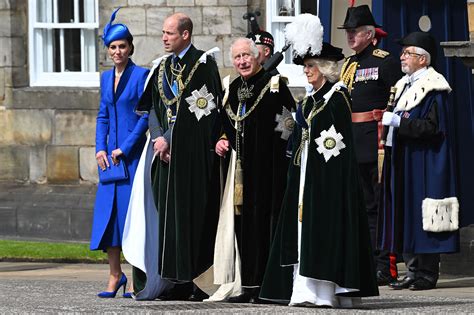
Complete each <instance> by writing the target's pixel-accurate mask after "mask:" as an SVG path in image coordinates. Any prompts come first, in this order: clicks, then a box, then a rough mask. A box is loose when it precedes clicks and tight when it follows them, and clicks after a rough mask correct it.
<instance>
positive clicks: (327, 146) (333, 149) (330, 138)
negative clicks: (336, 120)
mask: <svg viewBox="0 0 474 315" xmlns="http://www.w3.org/2000/svg"><path fill="white" fill-rule="evenodd" d="M342 139H344V137H343V136H342V135H341V134H340V133H338V132H337V131H336V128H334V125H332V126H331V127H330V128H329V130H323V131H321V134H320V136H319V138H316V139H314V141H315V142H316V144H317V145H318V148H317V150H318V152H319V153H320V154H322V155H323V156H324V160H326V162H327V161H329V159H330V158H331V157H333V156H338V155H339V153H340V151H341V150H342V149H344V148H345V147H346V145H345V144H344V142H342Z"/></svg>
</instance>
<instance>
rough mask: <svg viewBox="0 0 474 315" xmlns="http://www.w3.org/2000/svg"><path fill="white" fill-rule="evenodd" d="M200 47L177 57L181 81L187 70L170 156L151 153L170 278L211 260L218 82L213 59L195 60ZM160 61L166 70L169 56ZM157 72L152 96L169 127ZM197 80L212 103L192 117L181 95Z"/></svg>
mask: <svg viewBox="0 0 474 315" xmlns="http://www.w3.org/2000/svg"><path fill="white" fill-rule="evenodd" d="M203 53H204V52H203V51H200V50H197V49H196V48H195V47H194V46H191V47H190V49H189V50H188V51H187V52H186V54H185V55H184V57H183V58H182V60H181V61H180V63H181V64H182V65H185V68H184V70H183V77H182V81H183V83H185V82H186V80H187V79H188V77H189V76H190V75H191V74H192V75H193V76H192V79H191V80H189V82H188V83H187V85H185V87H184V89H183V93H182V95H181V97H180V98H179V100H178V101H177V102H174V105H177V106H178V109H177V114H176V121H175V123H174V126H173V128H172V132H171V144H170V150H171V160H170V162H169V164H168V163H164V162H162V161H160V160H159V159H156V160H155V161H156V164H155V165H154V169H153V172H152V181H153V187H154V193H155V195H154V197H155V202H156V204H157V209H158V212H159V215H160V227H159V231H160V243H161V244H160V248H161V257H160V261H161V264H162V266H161V270H162V272H161V276H162V277H163V278H167V279H171V280H176V281H192V280H193V279H194V278H196V277H197V276H199V275H200V274H201V273H203V272H204V271H206V270H207V269H208V268H209V267H210V266H211V265H212V262H213V253H214V239H215V233H216V227H217V220H218V215H219V182H218V180H219V177H218V175H219V173H218V160H217V155H216V154H215V153H214V145H215V143H216V139H217V132H216V128H217V121H218V110H217V108H219V106H220V101H221V99H222V96H221V94H222V87H221V83H220V76H219V72H218V69H217V65H216V62H215V61H214V59H213V58H212V57H210V56H207V57H206V62H205V63H199V61H198V59H199V58H200V57H201V56H202V54H203ZM162 62H164V65H165V71H169V68H170V64H171V58H167V59H166V60H164V61H162ZM197 63H199V65H198V66H197V68H195V69H194V73H192V72H193V68H194V66H195V65H196V64H197ZM158 73H159V69H157V71H156V72H155V75H154V76H153V78H152V80H150V84H152V102H153V107H154V109H155V111H156V114H157V117H158V121H159V123H160V126H161V127H162V128H163V130H162V131H163V133H165V132H166V131H167V130H168V129H169V126H168V117H167V108H168V106H167V105H166V104H165V103H166V96H165V97H164V98H163V97H160V93H159V89H158V84H159V83H158V82H159V79H160V78H159V75H158ZM164 84H166V83H164ZM203 86H206V88H207V91H208V92H209V93H211V94H212V96H213V97H214V99H213V100H212V101H213V102H214V103H215V105H216V106H215V108H213V109H212V110H211V111H210V114H209V115H203V116H202V117H201V118H200V119H199V120H198V119H197V116H196V114H195V113H194V112H191V111H190V109H189V107H190V106H191V104H192V102H191V103H190V102H189V101H187V100H186V98H188V97H190V96H191V94H192V92H193V91H194V92H196V91H199V90H201V89H202V87H203ZM208 106H209V104H208Z"/></svg>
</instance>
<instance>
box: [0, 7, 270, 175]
mask: <svg viewBox="0 0 474 315" xmlns="http://www.w3.org/2000/svg"><path fill="white" fill-rule="evenodd" d="M254 2H255V1H253V3H254ZM261 2H263V1H261ZM118 6H122V9H121V10H120V12H119V13H118V15H117V19H116V23H120V22H122V23H125V24H127V25H128V27H129V28H130V30H131V33H132V34H133V35H134V44H135V54H134V55H133V60H134V61H135V63H137V64H138V65H141V66H145V67H149V66H150V64H151V61H152V60H153V59H155V58H157V57H159V56H160V55H161V54H162V53H163V46H162V41H161V30H162V24H163V20H164V18H165V17H166V16H168V15H170V14H172V13H174V12H184V13H186V14H188V15H189V16H190V17H191V18H192V20H193V23H194V32H193V42H194V44H195V45H196V46H197V47H198V48H200V49H203V50H207V49H210V48H212V47H216V46H217V47H219V48H220V49H221V54H220V55H219V56H218V58H217V62H218V65H219V68H220V70H221V75H222V76H225V75H227V74H233V70H232V64H231V63H230V61H229V58H228V55H229V46H230V43H231V41H232V40H233V38H235V37H237V36H242V35H245V34H246V33H247V28H248V26H247V21H245V20H243V19H242V16H243V15H244V13H245V12H247V10H248V2H247V1H246V0H116V1H99V14H100V19H99V20H100V29H99V35H102V29H103V27H104V25H105V24H106V23H107V22H108V21H109V18H110V14H111V12H112V11H113V9H115V8H116V7H118ZM262 7H264V5H262ZM0 40H1V41H2V45H1V46H0V130H2V136H1V137H0V180H3V181H22V182H31V183H41V184H43V183H49V184H82V183H96V182H97V175H96V173H97V171H96V165H95V159H94V155H95V153H94V151H95V149H94V137H95V117H96V113H97V108H98V104H99V97H100V94H99V93H100V92H99V88H62V87H34V88H33V87H29V78H28V49H29V47H28V1H27V0H15V1H13V0H0ZM98 56H99V70H100V71H103V70H104V69H108V68H110V67H111V66H112V63H111V61H110V60H109V58H108V56H107V54H106V49H105V48H104V46H103V44H102V41H101V40H100V39H99V38H98Z"/></svg>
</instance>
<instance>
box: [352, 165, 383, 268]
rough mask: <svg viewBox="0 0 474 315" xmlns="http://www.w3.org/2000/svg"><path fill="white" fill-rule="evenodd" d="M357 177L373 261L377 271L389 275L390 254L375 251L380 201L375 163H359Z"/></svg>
mask: <svg viewBox="0 0 474 315" xmlns="http://www.w3.org/2000/svg"><path fill="white" fill-rule="evenodd" d="M359 177H360V182H361V185H362V189H363V191H364V199H365V206H366V209H367V217H368V219H369V230H370V240H371V243H372V249H373V250H374V261H375V266H376V269H377V271H381V272H382V273H383V274H384V275H387V276H388V275H390V253H389V252H388V251H386V250H383V251H381V250H377V249H376V243H375V242H376V239H377V221H378V208H379V206H378V202H379V200H380V183H379V182H378V167H377V161H375V162H369V163H359Z"/></svg>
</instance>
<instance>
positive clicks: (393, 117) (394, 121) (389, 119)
mask: <svg viewBox="0 0 474 315" xmlns="http://www.w3.org/2000/svg"><path fill="white" fill-rule="evenodd" d="M400 119H401V118H400V116H398V115H397V114H394V113H390V112H385V113H383V117H382V125H384V126H392V127H395V128H398V127H400Z"/></svg>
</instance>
